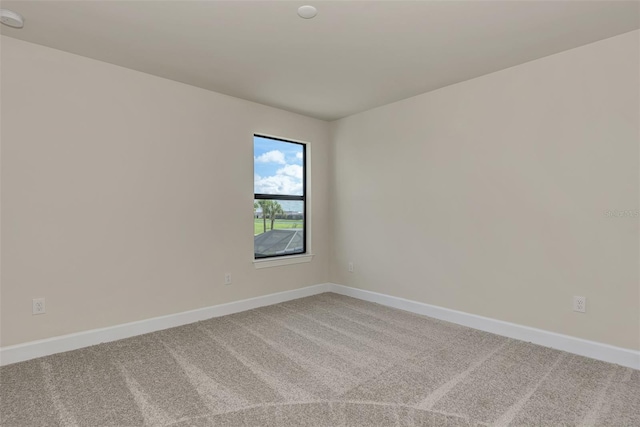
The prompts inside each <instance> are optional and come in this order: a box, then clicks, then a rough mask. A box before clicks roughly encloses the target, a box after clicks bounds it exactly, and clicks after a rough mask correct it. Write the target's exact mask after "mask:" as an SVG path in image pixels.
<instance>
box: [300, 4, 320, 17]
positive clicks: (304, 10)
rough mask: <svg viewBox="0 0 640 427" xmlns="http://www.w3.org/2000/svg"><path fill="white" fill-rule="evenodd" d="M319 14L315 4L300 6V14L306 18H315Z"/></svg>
mask: <svg viewBox="0 0 640 427" xmlns="http://www.w3.org/2000/svg"><path fill="white" fill-rule="evenodd" d="M317 14H318V11H317V10H316V8H315V7H313V6H300V7H299V8H298V16H299V17H300V18H304V19H311V18H314V17H315V16H316V15H317Z"/></svg>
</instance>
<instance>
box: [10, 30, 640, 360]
mask: <svg viewBox="0 0 640 427" xmlns="http://www.w3.org/2000/svg"><path fill="white" fill-rule="evenodd" d="M639 35H640V33H639V32H637V31H636V32H634V33H629V34H626V35H622V36H618V37H615V38H612V39H608V40H604V41H601V42H598V43H594V44H591V45H588V46H584V47H581V48H578V49H574V50H571V51H567V52H564V53H561V54H558V55H554V56H551V57H547V58H544V59H541V60H537V61H533V62H530V63H527V64H524V65H521V66H518V67H514V68H511V69H508V70H503V71H501V72H498V73H494V74H490V75H487V76H484V77H481V78H478V79H474V80H471V81H468V82H464V83H461V84H457V85H454V86H450V87H447V88H444V89H441V90H438V91H435V92H431V93H428V94H424V95H420V96H417V97H414V98H411V99H408V100H405V101H401V102H398V103H394V104H391V105H388V106H384V107H381V108H378V109H375V110H372V111H369V112H365V113H362V114H358V115H355V116H352V117H349V118H346V119H343V120H340V121H337V122H334V123H333V124H331V126H329V124H328V123H326V122H322V121H318V120H314V119H310V118H306V117H303V116H299V115H295V114H291V113H287V112H284V111H281V110H277V109H273V108H269V107H265V106H261V105H258V104H254V103H250V102H246V101H242V100H239V99H236V98H232V97H227V96H224V95H220V94H216V93H213V92H208V91H205V90H202V89H198V88H195V87H191V86H187V85H183V84H180V83H176V82H172V81H169V80H164V79H160V78H157V77H153V76H149V75H146V74H142V73H138V72H135V71H131V70H127V69H124V68H120V67H116V66H112V65H109V64H105V63H102V62H98V61H94V60H90V59H86V58H82V57H79V56H75V55H71V54H67V53H64V52H60V51H56V50H52V49H49V48H45V47H41V46H37V45H33V44H29V43H25V42H21V41H18V40H15V39H11V38H7V37H2V38H1V45H0V48H1V52H0V60H1V66H0V72H1V79H0V90H1V93H2V97H1V98H0V107H1V108H2V116H1V120H2V121H1V132H0V137H1V144H2V145H1V150H2V152H1V154H2V157H1V166H2V169H1V183H0V185H1V190H2V194H1V198H0V202H1V203H2V219H1V221H2V223H1V226H2V228H1V231H2V236H1V250H2V252H1V261H2V264H1V276H0V278H1V283H0V286H1V289H0V295H1V300H0V301H1V302H0V304H1V307H0V308H1V315H0V321H1V325H0V332H1V334H0V338H1V341H0V345H2V346H7V345H12V344H17V343H21V342H27V341H31V340H35V339H40V338H47V337H52V336H57V335H61V334H66V333H71V332H76V331H82V330H88V329H93V328H99V327H105V326H111V325H115V324H120V323H125V322H130V321H135V320H140V319H145V318H150V317H154V316H159V315H165V314H170V313H176V312H181V311H185V310H190V309H194V308H198V307H205V306H210V305H215V304H220V303H224V302H228V301H234V300H239V299H243V298H247V297H252V296H258V295H264V294H268V293H273V292H278V291H284V290H289V289H295V288H299V287H302V286H306V285H312V284H316V283H322V282H325V281H327V280H329V279H331V281H333V282H336V283H340V284H344V285H349V286H355V287H359V288H364V289H369V290H373V291H377V292H382V293H386V294H391V295H396V296H400V297H405V298H410V299H414V300H418V301H423V302H426V303H430V304H435V305H439V306H443V307H449V308H453V309H457V310H462V311H466V312H469V313H476V314H480V315H483V316H488V317H492V318H497V319H502V320H506V321H511V322H515V323H519V324H523V325H529V326H533V327H538V328H542V329H546V330H551V331H556V332H560V333H564V334H569V335H573V336H578V337H582V338H586V339H590V340H595V341H600V342H605V343H610V344H613V345H617V346H621V347H627V348H633V349H640V342H639V341H640V291H639V261H638V259H639V256H640V255H639V245H638V244H639V239H638V236H639V220H638V218H637V217H623V218H610V217H607V216H606V215H605V212H606V211H608V210H612V211H613V210H615V211H624V210H630V211H637V210H638V209H639V208H640V206H639V193H640V189H639V180H638V178H639V176H638V171H639V164H638V163H639V124H638V121H639V119H638V116H639V114H640V111H639V104H640V103H639V99H638V98H639V82H638V79H639V77H638V73H639V71H640V70H639V58H638V47H639V46H638V38H639ZM330 130H331V131H332V132H333V134H332V135H330V133H329V131H330ZM254 132H260V133H265V134H272V135H280V136H283V137H290V138H293V139H299V140H306V141H310V142H311V143H312V164H311V170H312V177H311V191H312V203H313V209H312V212H311V213H312V219H311V222H312V227H313V229H312V233H313V235H312V238H313V239H312V244H313V247H312V250H313V252H314V253H315V254H316V255H315V257H314V259H313V261H312V262H311V263H309V264H298V265H292V266H286V267H276V268H267V269H260V270H256V269H255V268H254V267H253V265H252V243H253V239H252V234H251V222H252V217H251V204H252V203H253V200H252V139H251V136H252V134H253V133H254ZM331 141H333V144H331V143H330V142H331ZM330 190H331V193H332V194H331V197H330V194H329V192H330ZM330 205H331V210H329V206H330ZM243 212H246V213H244V214H243ZM328 230H331V231H332V233H331V235H332V236H333V241H330V238H329V234H330V233H329V232H328ZM330 255H331V260H329V256H330ZM350 260H352V261H354V263H355V273H348V272H347V262H348V261H350ZM330 261H331V262H330ZM225 272H231V273H232V274H233V282H234V283H233V285H231V286H224V285H223V284H222V282H223V275H224V273H225ZM573 295H584V296H587V298H588V312H587V313H586V314H577V313H574V312H572V311H571V297H572V296H573ZM34 297H46V299H47V314H46V315H42V316H32V315H31V299H32V298H34Z"/></svg>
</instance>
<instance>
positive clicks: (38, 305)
mask: <svg viewBox="0 0 640 427" xmlns="http://www.w3.org/2000/svg"><path fill="white" fill-rule="evenodd" d="M32 313H33V314H44V313H46V310H45V305H44V298H34V299H33V312H32Z"/></svg>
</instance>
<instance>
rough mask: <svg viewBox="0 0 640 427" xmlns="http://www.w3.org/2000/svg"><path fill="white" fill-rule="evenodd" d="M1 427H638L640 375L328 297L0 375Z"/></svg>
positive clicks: (222, 319)
mask: <svg viewBox="0 0 640 427" xmlns="http://www.w3.org/2000/svg"><path fill="white" fill-rule="evenodd" d="M0 398H1V400H0V411H1V412H0V422H1V425H2V426H56V425H63V426H74V425H78V426H103V425H112V426H134V425H135V426H137V425H153V426H218V425H222V426H240V425H250V426H271V425H273V426H305V425H308V426H347V425H348V426H377V425H384V426H387V425H389V426H414V425H415V426H423V425H427V426H429V425H433V426H440V425H447V426H459V425H463V426H467V425H487V424H489V425H606V426H640V371H636V370H633V369H629V368H623V367H620V366H617V365H612V364H609V363H604V362H600V361H596V360H592V359H587V358H584V357H580V356H575V355H571V354H568V353H564V352H561V351H557V350H552V349H548V348H545V347H540V346H536V345H533V344H530V343H526V342H521V341H516V340H512V339H508V338H503V337H500V336H497V335H492V334H489V333H486V332H480V331H477V330H474V329H469V328H465V327H462V326H458V325H454V324H451V323H446V322H442V321H438V320H434V319H430V318H426V317H422V316H418V315H414V314H411V313H407V312H403V311H400V310H395V309H391V308H387V307H384V306H380V305H377V304H372V303H368V302H364V301H360V300H356V299H353V298H348V297H344V296H340V295H336V294H332V293H326V294H322V295H317V296H313V297H309V298H304V299H300V300H296V301H290V302H286V303H282V304H278V305H274V306H270V307H263V308H259V309H256V310H252V311H248V312H244V313H239V314H234V315H231V316H226V317H220V318H214V319H210V320H207V321H204V322H199V323H194V324H191V325H187V326H183V327H179V328H173V329H169V330H166V331H161V332H155V333H152V334H148V335H143V336H139V337H135V338H130V339H126V340H122V341H117V342H113V343H108V344H101V345H98V346H94V347H89V348H86V349H82V350H76V351H72V352H68V353H62V354H57V355H53V356H48V357H44V358H41V359H36V360H31V361H27V362H23V363H17V364H14V365H9V366H5V367H3V368H1V369H0Z"/></svg>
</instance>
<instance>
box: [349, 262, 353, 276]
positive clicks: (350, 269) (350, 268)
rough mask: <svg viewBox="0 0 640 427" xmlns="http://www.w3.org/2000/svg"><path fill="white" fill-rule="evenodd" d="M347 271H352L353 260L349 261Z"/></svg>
mask: <svg viewBox="0 0 640 427" xmlns="http://www.w3.org/2000/svg"><path fill="white" fill-rule="evenodd" d="M349 273H353V261H349Z"/></svg>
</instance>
